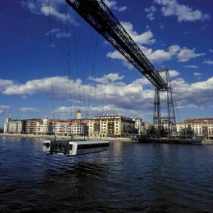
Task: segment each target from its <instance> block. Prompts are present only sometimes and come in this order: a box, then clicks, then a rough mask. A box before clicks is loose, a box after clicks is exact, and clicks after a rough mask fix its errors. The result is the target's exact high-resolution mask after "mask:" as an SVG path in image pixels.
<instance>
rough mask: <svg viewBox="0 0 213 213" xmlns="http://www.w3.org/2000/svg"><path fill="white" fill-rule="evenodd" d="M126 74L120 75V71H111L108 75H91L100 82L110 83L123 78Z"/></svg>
mask: <svg viewBox="0 0 213 213" xmlns="http://www.w3.org/2000/svg"><path fill="white" fill-rule="evenodd" d="M123 78H124V76H119V74H118V73H109V74H107V75H104V76H103V77H102V78H93V77H89V79H90V80H92V81H95V82H99V83H103V84H104V83H108V82H115V81H118V80H122V79H123Z"/></svg>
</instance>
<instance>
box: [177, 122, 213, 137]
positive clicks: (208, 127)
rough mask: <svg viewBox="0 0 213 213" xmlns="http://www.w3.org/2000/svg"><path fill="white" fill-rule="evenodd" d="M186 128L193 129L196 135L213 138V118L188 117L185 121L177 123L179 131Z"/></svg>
mask: <svg viewBox="0 0 213 213" xmlns="http://www.w3.org/2000/svg"><path fill="white" fill-rule="evenodd" d="M186 128H189V129H192V131H193V132H194V135H196V136H203V137H205V138H213V118H187V119H186V120H184V122H182V123H179V124H177V130H178V132H179V133H180V132H181V131H182V130H183V129H186Z"/></svg>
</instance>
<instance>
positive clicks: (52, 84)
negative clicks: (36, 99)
mask: <svg viewBox="0 0 213 213" xmlns="http://www.w3.org/2000/svg"><path fill="white" fill-rule="evenodd" d="M48 3H49V63H50V75H51V77H52V82H51V91H52V116H53V124H52V125H53V132H54V120H55V109H54V108H55V107H54V81H53V75H54V73H53V66H52V63H53V59H52V48H53V44H52V31H51V30H52V25H51V24H52V23H51V17H50V14H51V12H50V10H51V4H50V0H48Z"/></svg>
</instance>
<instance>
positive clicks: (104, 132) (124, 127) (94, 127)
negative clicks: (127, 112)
mask: <svg viewBox="0 0 213 213" xmlns="http://www.w3.org/2000/svg"><path fill="white" fill-rule="evenodd" d="M88 126H89V127H88V128H89V129H88V131H89V137H126V136H130V135H131V134H133V133H137V130H136V129H135V121H134V120H133V119H131V118H129V117H125V116H120V115H117V114H115V115H101V116H95V117H94V118H93V119H90V120H89V123H88Z"/></svg>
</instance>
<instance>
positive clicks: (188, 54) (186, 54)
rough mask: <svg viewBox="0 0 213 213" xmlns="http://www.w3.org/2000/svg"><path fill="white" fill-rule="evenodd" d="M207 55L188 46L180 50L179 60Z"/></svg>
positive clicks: (183, 60)
mask: <svg viewBox="0 0 213 213" xmlns="http://www.w3.org/2000/svg"><path fill="white" fill-rule="evenodd" d="M202 55H205V54H204V53H195V49H192V50H190V49H188V48H186V47H184V48H182V49H181V50H180V52H179V53H178V55H177V57H178V61H180V62H186V61H189V60H190V59H191V58H196V57H199V56H202Z"/></svg>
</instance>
